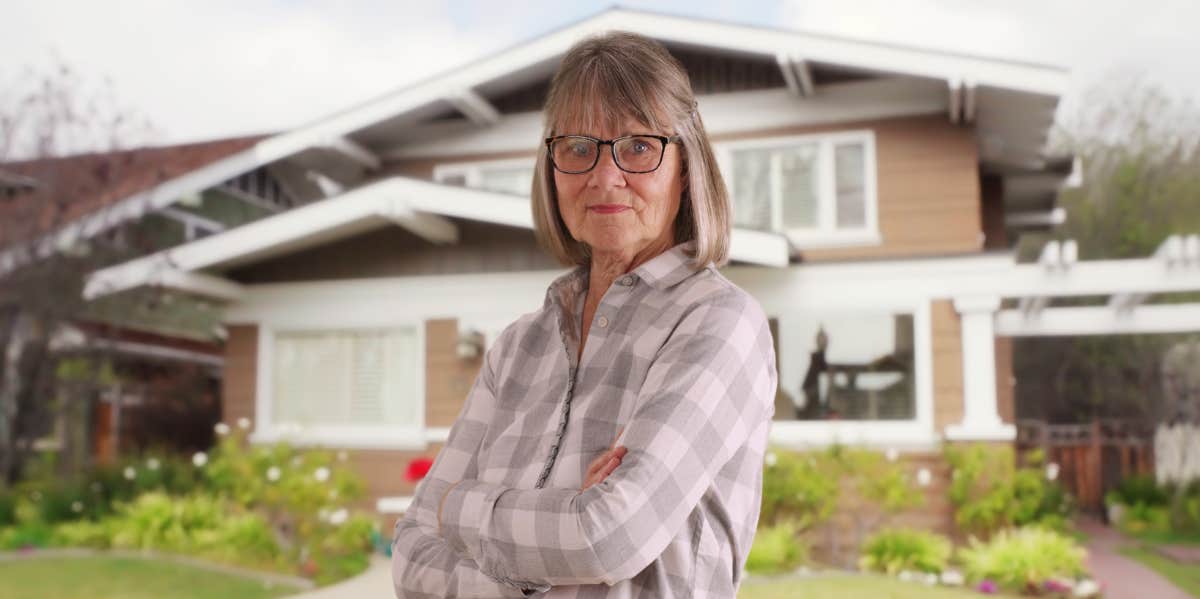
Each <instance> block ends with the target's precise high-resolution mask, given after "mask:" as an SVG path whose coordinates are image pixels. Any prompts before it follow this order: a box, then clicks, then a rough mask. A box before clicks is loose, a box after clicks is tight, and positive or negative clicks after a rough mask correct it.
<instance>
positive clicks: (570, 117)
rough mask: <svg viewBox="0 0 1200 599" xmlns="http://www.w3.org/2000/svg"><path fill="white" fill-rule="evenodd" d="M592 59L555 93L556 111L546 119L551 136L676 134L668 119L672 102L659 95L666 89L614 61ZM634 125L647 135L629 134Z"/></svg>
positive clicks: (604, 57) (551, 104)
mask: <svg viewBox="0 0 1200 599" xmlns="http://www.w3.org/2000/svg"><path fill="white" fill-rule="evenodd" d="M590 58H591V60H588V61H586V62H585V63H584V64H583V65H581V68H579V69H578V70H576V71H574V73H573V76H572V77H570V78H569V79H568V80H566V81H560V82H559V86H558V87H557V89H556V90H555V92H556V95H558V96H560V97H559V98H554V99H552V101H550V102H547V105H548V107H553V109H552V110H550V111H548V112H547V114H546V119H547V121H548V123H549V124H550V127H549V128H550V131H551V135H599V132H600V131H605V130H609V131H616V132H617V133H616V135H625V134H627V133H653V134H656V135H662V134H664V133H668V134H673V133H674V131H671V130H669V129H670V125H669V124H668V121H669V120H670V119H667V118H663V114H664V113H665V112H666V110H664V106H665V105H666V104H667V98H664V97H661V96H660V95H659V94H656V93H655V92H654V90H663V89H664V88H665V87H666V86H665V85H663V83H662V82H659V81H649V80H646V78H645V72H644V71H635V69H633V68H631V66H630V64H629V63H628V62H622V61H619V60H618V59H617V57H615V56H612V55H599V56H593V57H590ZM660 93H661V92H660ZM630 121H632V122H634V123H637V125H640V126H641V127H643V128H644V130H630V131H625V130H624V129H623V128H624V126H625V124H626V123H627V122H630Z"/></svg>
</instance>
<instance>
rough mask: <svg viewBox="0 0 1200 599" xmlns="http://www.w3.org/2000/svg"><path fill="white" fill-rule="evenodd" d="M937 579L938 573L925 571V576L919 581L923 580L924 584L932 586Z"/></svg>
mask: <svg viewBox="0 0 1200 599" xmlns="http://www.w3.org/2000/svg"><path fill="white" fill-rule="evenodd" d="M937 581H938V575H937V574H934V573H933V572H928V573H926V574H925V577H924V578H923V579H922V580H921V582H924V583H925V584H927V585H929V586H933V585H935V584H937Z"/></svg>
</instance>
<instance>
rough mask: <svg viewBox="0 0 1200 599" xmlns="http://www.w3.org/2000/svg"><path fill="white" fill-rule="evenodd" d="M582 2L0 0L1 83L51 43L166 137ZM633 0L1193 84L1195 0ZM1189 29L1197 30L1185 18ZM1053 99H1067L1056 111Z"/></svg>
mask: <svg viewBox="0 0 1200 599" xmlns="http://www.w3.org/2000/svg"><path fill="white" fill-rule="evenodd" d="M610 4H611V3H609V2H600V1H577V0H527V1H520V0H508V1H504V2H467V1H461V0H452V1H449V2H436V1H403V0H402V1H392V2H385V1H382V0H366V1H359V2H352V1H346V0H276V1H274V2H267V1H253V0H204V1H199V0H194V1H190V2H184V1H172V0H106V1H104V2H91V1H88V0H75V1H74V2H67V1H62V0H36V1H33V0H0V14H2V15H3V21H4V23H3V27H2V29H3V35H0V56H4V57H5V58H4V60H3V61H2V62H0V83H2V82H11V81H13V80H14V78H15V77H16V74H17V73H18V71H19V70H20V69H21V68H22V67H25V66H36V65H44V64H47V63H49V62H50V60H51V56H54V55H57V56H60V57H61V59H62V60H63V61H64V62H65V63H67V64H68V65H71V66H73V67H75V68H77V69H78V70H80V71H81V72H82V73H83V74H84V76H85V77H89V78H93V79H94V80H95V81H100V80H101V79H102V78H103V77H109V78H111V80H112V85H113V88H114V91H115V92H116V95H117V96H118V98H119V99H120V101H121V103H122V104H124V105H126V106H129V107H131V108H133V109H135V110H137V111H138V112H140V113H141V114H143V115H145V116H147V117H148V118H149V119H150V120H151V121H152V122H153V123H154V124H155V125H156V126H157V127H158V128H159V130H160V131H161V132H162V134H161V136H160V139H159V140H157V141H159V142H160V143H164V142H182V141H191V140H199V139H210V138H218V137H226V136H232V135H239V134H245V133H257V132H268V131H278V130H282V129H286V128H290V127H295V126H297V125H301V124H304V123H306V122H309V121H311V120H314V119H317V118H320V117H322V116H324V115H326V114H329V113H331V112H336V111H339V110H341V109H344V108H346V107H348V106H351V105H354V104H358V103H360V102H363V101H365V100H368V99H370V98H372V97H374V96H377V95H379V94H382V93H386V92H388V91H390V90H394V89H396V88H399V87H402V86H404V85H405V84H406V83H408V82H411V81H413V80H415V79H418V78H421V77H424V76H427V75H430V74H433V73H436V72H438V71H442V70H445V69H447V68H451V67H453V66H455V65H456V64H460V63H463V62H466V61H469V60H472V59H475V58H478V57H480V56H483V55H486V54H488V53H489V52H493V51H495V50H498V49H501V48H503V47H505V46H508V45H511V44H515V43H518V42H521V41H524V40H527V39H530V38H532V37H536V36H538V35H541V34H543V33H545V32H547V31H549V30H552V29H556V28H559V27H562V26H564V25H567V24H570V23H572V22H574V21H577V20H580V19H582V18H586V17H587V16H589V15H592V14H595V13H596V12H599V11H601V10H603V9H604V8H606V7H607V6H609V5H610ZM622 4H623V5H624V6H628V7H631V8H645V9H651V10H655V11H660V12H666V13H672V14H680V15H692V16H700V17H706V18H715V19H720V20H725V21H730V22H739V23H747V24H754V25H765V26H771V27H778V28H787V29H798V30H805V31H811V32H819V33H832V34H838V35H844V36H850V37H856V38H862V39H869V40H877V41H888V42H899V43H905V44H912V45H919V46H925V47H930V48H943V49H950V50H956V51H963V52H969V53H973V54H981V55H989V56H997V57H1003V58H1015V59H1025V60H1033V61H1037V62H1046V63H1052V64H1058V65H1062V66H1065V67H1067V68H1069V69H1071V72H1072V75H1071V81H1072V83H1071V89H1070V92H1069V93H1068V95H1067V97H1066V98H1064V106H1063V108H1062V111H1068V112H1069V111H1071V110H1073V106H1074V103H1078V102H1079V101H1080V98H1082V97H1083V96H1082V92H1083V91H1084V90H1087V89H1090V88H1091V87H1093V86H1094V85H1096V84H1098V83H1100V82H1102V81H1104V80H1106V79H1112V78H1114V77H1120V78H1130V77H1141V78H1143V80H1145V81H1147V82H1150V83H1154V84H1159V85H1161V86H1162V87H1164V88H1165V89H1167V90H1168V91H1169V92H1170V93H1171V94H1173V95H1175V96H1176V97H1179V98H1198V97H1200V66H1198V63H1200V61H1197V60H1196V57H1197V56H1200V41H1197V40H1198V39H1200V36H1197V35H1196V34H1195V31H1194V30H1195V24H1196V23H1200V2H1196V1H1194V0H1140V1H1131V0H1091V1H1084V0H1070V1H1067V0H1000V1H990V2H984V1H972V0H812V1H802V0H794V1H786V0H785V1H770V2H768V1H746V0H736V1H735V0H729V1H725V0H671V1H667V2H639V1H627V2H623V3H622ZM1189 29H1191V30H1192V31H1189ZM1061 115H1062V112H1060V116H1061Z"/></svg>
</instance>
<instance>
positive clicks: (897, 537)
mask: <svg viewBox="0 0 1200 599" xmlns="http://www.w3.org/2000/svg"><path fill="white" fill-rule="evenodd" d="M951 551H952V548H951V545H950V540H949V539H947V538H946V537H943V536H941V535H938V534H935V533H931V532H925V531H919V530H910V529H887V530H882V531H880V532H878V533H876V534H875V535H873V536H872V537H871V538H869V539H868V540H867V542H866V544H865V545H864V546H863V555H862V558H861V559H860V560H859V567H860V568H862V569H864V570H871V571H875V572H883V573H885V574H888V575H892V576H894V575H896V574H899V573H900V572H901V571H904V570H910V571H919V572H932V573H934V574H938V573H941V571H942V570H945V569H946V564H947V563H948V562H949V561H950V553H951Z"/></svg>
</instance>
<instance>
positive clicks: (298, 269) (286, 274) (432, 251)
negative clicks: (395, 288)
mask: <svg viewBox="0 0 1200 599" xmlns="http://www.w3.org/2000/svg"><path fill="white" fill-rule="evenodd" d="M455 224H456V225H457V226H458V231H459V242H458V243H454V244H450V245H433V244H432V243H429V242H428V241H425V240H424V239H421V238H419V237H417V236H415V235H413V234H412V233H409V232H408V231H405V230H404V229H402V228H400V227H399V226H389V227H386V228H383V229H379V230H376V231H372V232H370V233H362V234H359V235H355V236H353V237H350V238H348V239H345V240H342V241H337V242H334V243H330V244H327V245H323V246H319V247H315V248H310V249H308V250H304V251H301V252H297V253H294V254H289V255H287V256H283V257H280V258H276V259H274V260H267V261H265V262H260V263H258V264H254V265H251V266H247V267H243V268H239V269H236V270H233V271H231V272H229V273H228V274H227V276H228V277H229V278H231V279H233V280H235V281H238V282H239V283H280V282H286V281H329V280H338V279H359V278H370V277H402V276H420V275H436V274H466V273H483V272H488V273H494V272H511V271H529V270H554V269H557V268H562V267H561V266H559V265H558V263H556V262H555V261H554V260H553V259H551V258H550V257H549V256H548V255H547V254H546V253H545V252H543V251H542V250H541V248H540V247H538V245H537V241H536V240H535V239H534V237H533V233H532V232H531V231H528V230H525V229H517V228H514V227H504V226H499V225H487V224H482V223H478V222H475V221H468V220H457V219H455Z"/></svg>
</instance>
